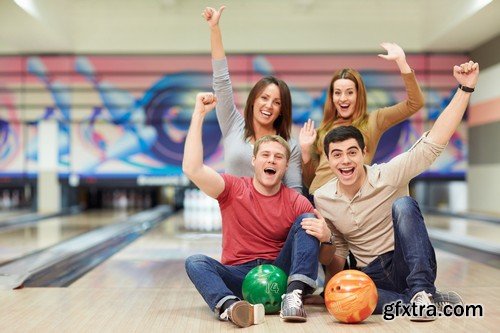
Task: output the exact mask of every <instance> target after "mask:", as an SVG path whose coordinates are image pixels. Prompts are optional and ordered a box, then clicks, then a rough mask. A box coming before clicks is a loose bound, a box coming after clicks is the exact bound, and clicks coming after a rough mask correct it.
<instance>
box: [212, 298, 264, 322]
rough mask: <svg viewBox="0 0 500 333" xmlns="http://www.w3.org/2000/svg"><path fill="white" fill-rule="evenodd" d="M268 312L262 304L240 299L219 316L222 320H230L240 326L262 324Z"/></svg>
mask: <svg viewBox="0 0 500 333" xmlns="http://www.w3.org/2000/svg"><path fill="white" fill-rule="evenodd" d="M265 315H266V312H265V310H264V305H262V304H250V303H248V302H247V301H238V302H235V303H233V304H231V306H230V307H228V308H227V309H226V310H225V311H224V312H222V313H221V314H220V316H219V318H220V319H221V320H229V321H231V322H233V323H234V324H235V325H236V326H239V327H248V326H251V325H257V324H262V323H263V322H264V317H265Z"/></svg>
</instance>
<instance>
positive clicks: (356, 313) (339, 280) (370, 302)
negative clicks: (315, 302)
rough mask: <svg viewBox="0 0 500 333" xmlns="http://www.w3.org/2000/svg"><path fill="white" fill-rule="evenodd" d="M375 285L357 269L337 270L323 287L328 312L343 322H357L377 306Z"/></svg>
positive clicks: (367, 315) (366, 316)
mask: <svg viewBox="0 0 500 333" xmlns="http://www.w3.org/2000/svg"><path fill="white" fill-rule="evenodd" d="M377 300H378V294H377V287H376V286H375V283H373V281H372V279H370V277H369V276H368V275H366V274H365V273H363V272H361V271H357V270H352V269H350V270H345V271H342V272H339V273H337V274H335V276H333V277H332V278H331V279H330V281H328V283H327V285H326V287H325V305H326V308H327V309H328V312H330V314H332V315H333V316H334V317H335V318H337V320H339V321H341V322H344V323H349V324H352V323H359V322H361V321H363V320H365V319H366V318H368V317H369V316H370V315H371V314H372V313H373V311H374V310H375V307H376V306H377Z"/></svg>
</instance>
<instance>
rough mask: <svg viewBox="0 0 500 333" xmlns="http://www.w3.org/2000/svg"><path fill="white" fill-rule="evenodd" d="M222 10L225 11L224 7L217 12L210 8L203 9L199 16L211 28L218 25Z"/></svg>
mask: <svg viewBox="0 0 500 333" xmlns="http://www.w3.org/2000/svg"><path fill="white" fill-rule="evenodd" d="M224 9H226V6H221V7H220V8H219V10H218V11H217V10H216V9H215V8H212V7H205V9H204V10H203V12H202V13H201V16H203V18H204V19H205V20H206V21H207V23H208V26H209V27H210V28H213V27H215V26H217V25H219V20H220V17H221V15H222V12H223V11H224Z"/></svg>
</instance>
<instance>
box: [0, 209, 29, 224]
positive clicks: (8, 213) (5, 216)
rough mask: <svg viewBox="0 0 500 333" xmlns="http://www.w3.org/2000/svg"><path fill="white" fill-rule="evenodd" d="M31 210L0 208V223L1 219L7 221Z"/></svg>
mask: <svg viewBox="0 0 500 333" xmlns="http://www.w3.org/2000/svg"><path fill="white" fill-rule="evenodd" d="M32 213H33V211H32V210H31V209H7V210H0V223H1V222H3V221H8V220H9V219H11V218H14V217H18V216H22V215H26V214H32Z"/></svg>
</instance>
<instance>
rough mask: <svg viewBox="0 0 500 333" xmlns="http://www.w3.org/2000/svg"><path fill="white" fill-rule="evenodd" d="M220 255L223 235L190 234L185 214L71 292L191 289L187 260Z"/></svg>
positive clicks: (91, 274)
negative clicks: (195, 255) (83, 290)
mask: <svg viewBox="0 0 500 333" xmlns="http://www.w3.org/2000/svg"><path fill="white" fill-rule="evenodd" d="M193 244H195V245H196V246H193ZM220 251H221V234H220V233H217V232H208V233H200V232H189V231H186V230H184V220H183V215H182V213H176V214H174V215H172V216H171V217H169V218H167V219H166V220H165V221H164V222H162V223H161V224H160V225H159V226H158V227H156V228H155V229H153V230H151V231H149V232H148V233H147V234H145V235H143V236H142V237H140V238H139V239H138V240H136V241H135V242H133V243H132V244H130V245H128V246H127V247H125V248H124V249H123V250H121V251H120V252H118V253H116V254H115V255H113V256H112V257H111V258H110V259H108V260H107V261H105V262H104V263H102V264H101V265H99V266H98V267H96V268H94V269H93V270H92V271H90V272H89V273H87V274H86V275H84V276H83V277H81V278H80V279H78V280H77V281H75V282H74V283H73V284H71V285H70V286H69V288H103V289H106V288H127V289H128V288H155V289H157V288H161V289H171V288H181V289H182V288H186V287H189V285H190V283H189V281H186V279H185V278H184V276H183V275H185V272H184V260H185V259H186V258H187V257H188V256H190V255H192V254H197V253H203V254H206V255H209V256H212V257H214V258H216V259H220ZM180 276H182V278H179V277H180Z"/></svg>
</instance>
